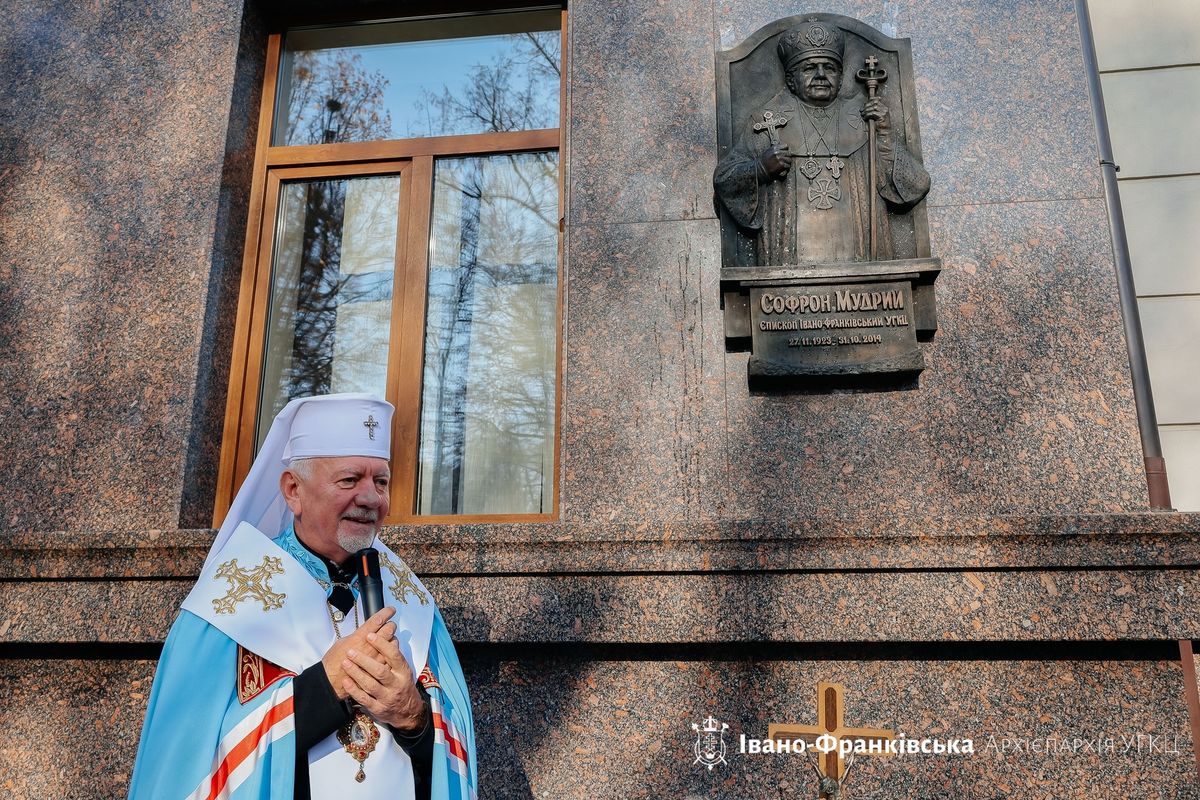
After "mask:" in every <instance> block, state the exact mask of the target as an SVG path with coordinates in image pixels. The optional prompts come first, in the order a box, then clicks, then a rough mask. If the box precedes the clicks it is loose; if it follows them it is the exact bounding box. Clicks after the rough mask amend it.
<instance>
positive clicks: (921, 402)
mask: <svg viewBox="0 0 1200 800" xmlns="http://www.w3.org/2000/svg"><path fill="white" fill-rule="evenodd" d="M930 216H931V227H932V238H933V243H934V244H933V249H934V252H935V253H939V254H941V255H942V257H943V258H944V259H945V270H944V271H943V273H942V275H941V277H940V278H939V279H938V282H937V294H938V320H939V324H940V329H939V331H938V334H937V337H936V338H935V339H934V340H933V341H932V342H931V343H929V344H927V345H922V349H923V350H924V352H925V357H926V362H927V367H926V369H925V371H924V372H923V373H921V376H920V388H919V390H901V391H889V392H864V393H832V394H808V395H796V394H777V393H759V392H750V391H748V389H747V384H746V377H745V375H746V359H747V355H746V354H744V353H736V354H730V355H729V356H728V358H727V368H726V375H727V384H726V386H727V392H726V396H727V399H728V404H729V430H730V432H731V433H730V435H729V436H728V437H727V441H728V442H729V468H730V469H729V478H730V484H731V486H732V487H733V488H732V494H733V496H734V497H736V498H737V499H738V501H739V504H740V507H739V510H740V512H741V513H743V514H745V515H747V516H750V517H772V516H775V515H778V514H784V515H788V514H790V515H796V516H801V517H804V516H829V515H833V516H843V515H853V514H857V513H863V514H870V513H877V514H879V515H881V516H884V517H887V516H890V515H893V514H901V515H906V514H910V513H914V512H915V513H921V514H954V513H967V514H977V513H984V514H1007V513H1022V512H1023V511H1027V510H1029V509H1034V508H1036V509H1038V510H1039V512H1040V513H1070V512H1075V511H1086V512H1120V511H1126V510H1134V509H1144V508H1146V507H1147V504H1148V501H1147V497H1146V490H1145V478H1144V476H1143V473H1142V469H1143V468H1142V456H1141V449H1140V445H1139V441H1138V437H1137V423H1136V416H1135V412H1134V406H1133V397H1132V388H1131V384H1130V380H1129V371H1128V359H1127V354H1126V350H1125V342H1124V338H1123V336H1122V333H1121V318H1120V312H1119V309H1118V304H1117V297H1116V286H1115V283H1116V282H1115V278H1114V276H1113V274H1112V267H1111V261H1110V254H1109V253H1110V251H1109V243H1108V239H1107V229H1106V227H1105V222H1104V208H1103V204H1102V203H1101V202H1100V201H1091V200H1089V201H1064V202H1054V203H1014V204H989V205H982V206H968V207H958V208H943V209H933V211H932V213H931V215H930ZM734 431H737V432H739V433H738V435H733V433H732V432H734Z"/></svg>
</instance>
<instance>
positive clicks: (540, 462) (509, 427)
mask: <svg viewBox="0 0 1200 800" xmlns="http://www.w3.org/2000/svg"><path fill="white" fill-rule="evenodd" d="M557 180H558V177H557V154H556V153H524V154H509V155H504V156H493V157H490V158H471V159H453V160H443V161H440V162H439V163H438V171H437V175H436V178H435V189H434V193H435V201H434V221H433V225H434V230H433V239H432V247H431V254H434V257H433V258H431V264H430V279H429V303H428V308H429V310H428V318H427V323H426V349H425V353H426V366H425V379H424V404H423V412H422V416H423V431H424V432H425V439H424V440H423V442H422V458H421V461H422V467H423V468H424V469H425V470H428V473H429V474H427V475H425V476H423V480H422V490H423V495H422V497H421V508H422V510H423V511H426V512H427V513H463V512H467V513H485V512H486V513H530V512H540V511H545V510H547V508H548V506H549V504H550V501H551V498H550V493H549V483H548V481H549V479H550V477H551V472H552V468H553V464H552V461H553V446H552V445H553V420H554V403H555V391H556V385H555V383H556V375H555V363H556V362H555V352H554V348H555V343H556V336H555V321H556V316H557V293H556V282H557V273H558V270H557V226H556V224H555V214H556V210H557Z"/></svg>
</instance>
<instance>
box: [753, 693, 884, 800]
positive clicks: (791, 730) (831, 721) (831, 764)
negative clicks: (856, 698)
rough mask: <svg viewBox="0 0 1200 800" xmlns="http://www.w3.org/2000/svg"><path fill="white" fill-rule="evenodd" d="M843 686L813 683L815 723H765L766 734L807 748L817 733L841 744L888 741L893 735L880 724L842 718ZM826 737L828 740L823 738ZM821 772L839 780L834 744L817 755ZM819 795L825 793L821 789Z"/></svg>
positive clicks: (838, 754)
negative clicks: (852, 723) (854, 724)
mask: <svg viewBox="0 0 1200 800" xmlns="http://www.w3.org/2000/svg"><path fill="white" fill-rule="evenodd" d="M845 692H846V690H845V689H844V688H842V685H841V684H840V683H821V684H820V685H819V686H818V687H817V724H816V725H786V724H785V725H777V724H775V723H772V724H770V725H768V726H767V738H768V739H774V740H775V741H777V742H783V741H794V740H796V739H803V740H804V741H805V742H807V743H808V746H809V747H810V748H811V747H812V746H813V745H815V744H816V742H817V739H818V738H819V737H821V736H832V737H833V738H835V739H836V740H837V742H838V744H841V742H842V741H843V740H848V741H852V742H860V741H862V742H881V743H882V742H888V741H891V740H892V739H895V738H896V734H895V733H894V732H893V731H889V730H884V729H882V728H847V727H846V726H845V722H844V721H843V711H844V710H845V704H844V703H843V699H842V698H843V695H844V694H845ZM826 741H828V740H826ZM861 755H890V754H885V753H869V754H868V753H865V752H864V753H862V754H861ZM819 761H820V764H821V772H822V773H823V774H824V775H825V776H826V777H829V778H833V779H834V780H838V781H840V780H841V778H842V761H843V758H842V753H841V750H840V748H835V749H833V750H831V751H830V752H828V753H821V754H820V756H819ZM821 796H822V797H828V796H829V795H827V794H825V793H822V795H821Z"/></svg>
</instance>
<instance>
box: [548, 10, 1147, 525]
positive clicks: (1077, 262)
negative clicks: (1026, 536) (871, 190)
mask: <svg viewBox="0 0 1200 800" xmlns="http://www.w3.org/2000/svg"><path fill="white" fill-rule="evenodd" d="M806 10H823V11H830V12H835V13H841V14H845V15H848V16H853V17H858V18H860V19H862V20H864V21H865V22H867V23H869V24H871V25H874V26H876V27H878V28H881V29H882V30H884V31H885V32H886V33H889V34H891V35H895V36H905V37H911V38H912V40H913V61H914V69H915V74H916V89H917V98H918V112H919V116H920V124H921V134H922V142H923V147H924V154H925V163H926V165H927V167H928V169H929V172H930V175H931V179H932V182H933V189H932V191H931V192H930V195H929V197H928V199H927V201H926V202H927V204H928V209H929V218H930V227H931V240H932V250H933V254H934V255H935V256H938V257H941V258H942V259H943V261H944V265H945V270H944V272H943V273H942V275H941V277H940V278H939V280H938V282H937V294H938V305H939V315H938V316H939V321H940V323H941V328H940V330H939V332H938V334H937V337H936V338H935V339H934V341H933V342H932V343H930V344H929V345H928V346H926V347H925V353H926V359H927V362H928V365H929V366H928V368H927V369H926V371H925V372H924V373H923V374H922V375H921V379H920V389H919V390H917V391H893V392H867V393H838V394H804V395H795V394H793V395H786V394H777V393H762V392H752V391H750V390H749V389H748V386H747V379H746V360H747V354H745V353H725V352H724V347H723V336H722V316H721V314H722V312H721V310H720V307H719V302H720V295H719V291H718V289H717V282H718V279H719V267H720V264H719V254H720V243H719V233H718V227H717V222H716V220H715V217H714V209H713V203H712V191H711V175H712V170H713V167H714V165H715V146H714V126H715V109H714V101H713V85H714V74H713V58H712V54H713V51H714V50H715V49H718V48H730V47H733V46H735V45H736V44H738V43H739V42H741V41H742V40H743V39H744V38H746V37H747V36H748V35H750V34H751V33H753V32H754V31H755V30H756V29H758V28H759V27H761V26H762V25H764V24H766V23H767V22H769V21H771V20H773V19H776V18H779V17H783V16H787V15H789V14H794V13H800V12H803V11H806ZM571 11H572V19H571V25H572V44H573V49H572V55H573V58H574V62H573V69H572V81H571V90H572V92H571V99H570V103H571V106H570V120H571V128H570V132H569V135H570V148H571V150H570V155H569V171H568V176H569V184H570V187H571V192H570V194H569V196H568V202H569V210H568V220H569V223H570V225H569V228H568V236H569V239H568V248H567V253H568V258H567V279H568V280H567V287H568V291H567V324H566V337H567V339H566V370H565V381H566V384H565V395H564V420H563V461H564V466H565V472H564V483H563V492H562V503H563V513H564V517H565V518H566V519H569V520H572V521H621V522H627V521H633V520H637V519H642V518H646V517H649V518H665V519H672V520H687V521H704V520H713V519H728V518H737V517H749V518H758V517H774V516H776V515H783V516H799V517H807V516H813V515H820V516H828V515H836V516H845V517H853V516H856V515H862V514H874V513H878V512H883V513H907V512H911V511H914V510H919V511H920V512H922V513H928V514H938V513H964V512H966V513H990V514H1012V513H1021V512H1023V511H1029V510H1035V509H1036V510H1037V511H1038V512H1041V513H1063V512H1070V511H1095V512H1111V511H1128V510H1136V509H1145V508H1146V506H1147V499H1146V496H1145V490H1144V488H1143V484H1144V479H1143V478H1142V477H1141V470H1142V466H1141V453H1140V449H1139V445H1138V439H1137V430H1136V424H1135V418H1134V408H1133V401H1132V394H1131V390H1130V382H1129V374H1128V366H1127V356H1126V352H1125V344H1124V339H1123V336H1122V334H1121V331H1120V316H1119V309H1118V305H1117V300H1116V283H1115V279H1114V276H1113V268H1112V258H1111V252H1110V248H1109V242H1108V234H1107V218H1106V215H1105V208H1104V204H1103V202H1102V199H1101V198H1102V194H1101V187H1100V181H1099V171H1098V168H1097V165H1096V154H1095V153H1096V151H1095V140H1094V134H1093V129H1092V125H1091V121H1090V120H1091V116H1090V108H1089V105H1088V96H1087V89H1086V84H1085V82H1084V73H1083V62H1082V57H1081V54H1080V48H1079V40H1078V31H1077V27H1076V23H1075V18H1074V4H1073V2H1071V0H1056V1H1055V2H1049V3H1043V2H1017V1H1015V0H1009V1H1008V2H1002V3H994V2H986V3H985V2H969V1H968V2H954V3H944V2H935V1H934V0H911V2H895V3H876V2H846V1H844V0H842V1H839V2H828V3H823V4H820V8H819V9H818V8H817V7H816V6H814V5H811V4H807V3H799V2H794V0H789V1H786V2H775V1H774V0H772V2H757V1H750V2H720V3H717V2H714V3H696V2H692V1H691V0H662V1H661V2H660V1H659V0H654V1H653V2H652V1H651V0H630V1H629V2H620V3H610V2H599V1H598V2H587V0H584V2H579V3H574V4H572V6H571ZM664 42H669V43H670V44H669V46H664V44H663V43H664ZM614 165H619V168H614Z"/></svg>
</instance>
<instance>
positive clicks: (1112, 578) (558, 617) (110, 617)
mask: <svg viewBox="0 0 1200 800" xmlns="http://www.w3.org/2000/svg"><path fill="white" fill-rule="evenodd" d="M426 583H427V584H428V586H429V588H430V590H431V591H432V592H433V593H434V595H435V596H436V597H437V600H438V606H439V608H440V609H441V611H442V614H443V616H444V617H445V620H446V624H447V626H448V627H449V629H450V631H451V632H452V633H453V635H454V637H455V640H456V641H460V642H477V643H512V644H522V643H538V642H558V643H602V644H607V643H632V644H661V643H666V644H679V643H704V642H709V643H717V642H782V643H796V642H1018V641H1025V642H1036V641H1059V642H1069V641H1084V642H1087V641H1090V642H1095V641H1102V642H1116V641H1124V642H1145V641H1160V642H1161V641H1171V640H1178V639H1195V638H1198V637H1200V570H1195V569H1159V570H1142V569H1134V570H1074V571H1064V570H1059V571H1043V570H1014V571H990V572H984V571H969V570H968V571H961V572H944V571H930V572H891V573H889V572H828V573H816V574H804V573H744V572H743V573H717V574H712V573H708V574H674V575H627V574H625V575H622V574H612V575H559V576H549V575H523V576H513V575H484V576H469V577H429V578H428V579H427V581H426ZM190 588H191V582H190V581H186V580H109V581H104V580H101V581H38V582H30V581H7V582H0V645H3V644H20V645H24V646H29V645H39V644H40V645H50V644H88V643H95V642H100V643H135V644H136V643H140V644H145V643H154V642H160V641H162V640H163V638H164V637H165V636H166V634H167V630H168V628H169V626H170V624H171V621H172V620H173V619H174V618H175V615H176V611H177V609H178V608H179V605H180V603H181V602H182V601H183V598H184V597H185V596H186V595H187V593H188V591H189V590H190ZM247 610H248V613H254V607H253V606H248V607H247ZM264 613H265V612H264Z"/></svg>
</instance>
